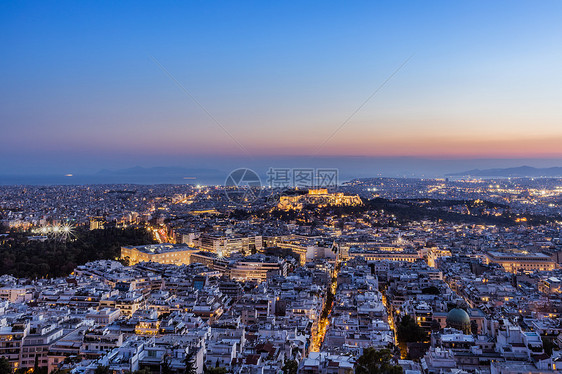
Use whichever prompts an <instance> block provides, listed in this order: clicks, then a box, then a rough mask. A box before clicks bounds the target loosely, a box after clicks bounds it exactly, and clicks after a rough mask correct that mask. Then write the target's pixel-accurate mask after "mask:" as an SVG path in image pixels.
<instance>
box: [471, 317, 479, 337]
mask: <svg viewBox="0 0 562 374" xmlns="http://www.w3.org/2000/svg"><path fill="white" fill-rule="evenodd" d="M470 332H471V333H472V334H473V335H478V323H476V321H475V320H472V321H470Z"/></svg>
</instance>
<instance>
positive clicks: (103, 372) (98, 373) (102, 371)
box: [94, 365, 110, 374]
mask: <svg viewBox="0 0 562 374" xmlns="http://www.w3.org/2000/svg"><path fill="white" fill-rule="evenodd" d="M109 373H110V371H109V366H107V365H100V366H98V367H97V368H96V370H94V374H109Z"/></svg>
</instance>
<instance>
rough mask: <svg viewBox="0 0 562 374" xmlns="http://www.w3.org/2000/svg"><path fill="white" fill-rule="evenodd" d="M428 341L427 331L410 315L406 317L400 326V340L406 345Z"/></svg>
mask: <svg viewBox="0 0 562 374" xmlns="http://www.w3.org/2000/svg"><path fill="white" fill-rule="evenodd" d="M426 339H427V333H426V332H425V330H424V329H423V328H422V327H421V326H420V325H418V324H417V323H416V321H415V320H414V319H413V318H412V317H410V316H409V315H407V314H406V315H405V316H404V317H402V319H401V320H400V323H399V324H398V340H399V341H401V342H405V343H413V342H423V341H425V340H426Z"/></svg>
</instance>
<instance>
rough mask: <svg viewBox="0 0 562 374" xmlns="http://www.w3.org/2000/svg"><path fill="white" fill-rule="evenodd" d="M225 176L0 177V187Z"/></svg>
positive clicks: (209, 180) (211, 180)
mask: <svg viewBox="0 0 562 374" xmlns="http://www.w3.org/2000/svg"><path fill="white" fill-rule="evenodd" d="M225 178H226V177H225V176H216V177H208V176H207V177H204V178H202V179H198V178H196V179H184V178H183V177H177V176H110V175H75V176H72V177H66V176H64V175H62V176H61V175H0V186H1V185H4V186H6V185H12V186H13V185H31V186H33V185H84V184H147V185H150V184H195V185H196V184H201V185H223V184H224V181H225Z"/></svg>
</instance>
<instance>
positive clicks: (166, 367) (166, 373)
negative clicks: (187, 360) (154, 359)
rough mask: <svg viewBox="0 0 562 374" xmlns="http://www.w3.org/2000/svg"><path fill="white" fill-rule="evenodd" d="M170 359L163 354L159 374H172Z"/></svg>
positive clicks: (167, 355)
mask: <svg viewBox="0 0 562 374" xmlns="http://www.w3.org/2000/svg"><path fill="white" fill-rule="evenodd" d="M171 361H172V358H171V357H170V355H169V354H165V355H164V358H163V359H162V362H160V373H161V374H172V365H171Z"/></svg>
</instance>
